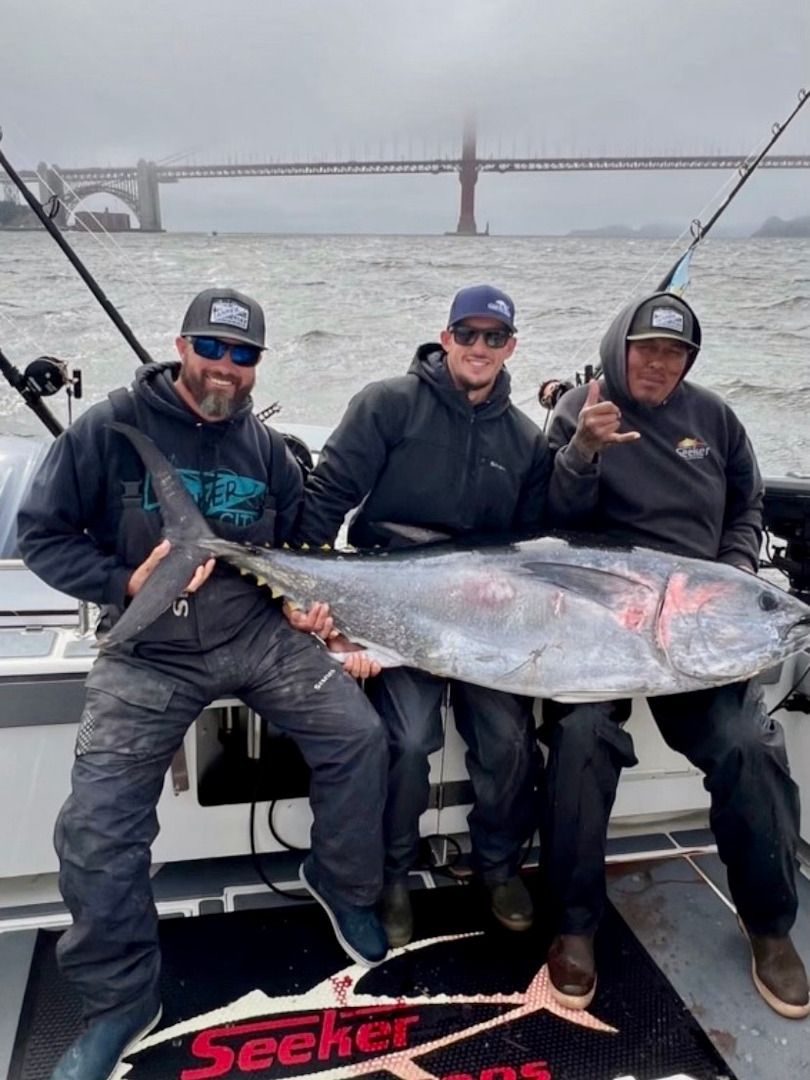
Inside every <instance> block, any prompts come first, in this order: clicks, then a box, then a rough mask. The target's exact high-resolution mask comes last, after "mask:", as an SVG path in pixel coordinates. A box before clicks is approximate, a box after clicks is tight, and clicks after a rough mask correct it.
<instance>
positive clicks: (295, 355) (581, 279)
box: [0, 232, 810, 475]
mask: <svg viewBox="0 0 810 1080" xmlns="http://www.w3.org/2000/svg"><path fill="white" fill-rule="evenodd" d="M69 239H70V242H71V244H73V245H74V246H75V248H76V250H77V252H78V253H79V254H80V256H81V258H82V259H83V260H84V261H85V263H86V264H87V266H88V268H89V269H90V270H91V272H92V274H93V275H94V277H95V278H96V280H97V281H98V282H99V284H100V285H101V287H102V288H103V289H104V290H105V292H106V293H107V295H108V297H109V299H110V300H111V301H112V302H113V303H114V304H115V305H116V306H117V307H118V308H119V309H120V311H121V313H122V315H123V316H124V318H125V319H126V321H127V322H128V323H129V325H130V326H131V327H132V329H133V331H134V332H135V334H136V336H137V337H138V338H139V340H140V341H141V343H142V344H143V345H144V346H145V348H146V349H147V350H148V351H149V353H150V354H151V355H152V356H153V357H155V359H162V358H169V357H171V356H173V355H174V345H173V341H174V337H175V336H176V333H177V328H178V327H179V324H180V321H181V319H182V316H183V313H184V311H185V308H186V305H187V303H188V301H189V300H190V298H191V297H192V296H193V295H194V294H195V293H196V292H197V291H198V290H200V289H202V288H205V287H207V286H209V285H214V284H221V285H232V286H234V287H236V288H240V289H242V290H243V291H245V292H248V293H250V294H251V295H253V296H255V297H256V298H257V299H258V300H260V301H261V302H262V303H263V305H264V307H265V311H266V313H267V321H268V337H269V349H268V353H267V359H266V361H265V362H263V363H262V365H261V367H260V368H259V374H258V379H257V390H256V395H255V397H256V404H257V407H259V408H261V407H264V406H266V405H269V404H270V403H271V402H275V401H277V402H279V404H280V405H281V408H282V412H281V414H280V419H283V420H284V421H286V422H289V423H293V422H294V423H312V424H323V425H328V426H331V425H333V424H334V423H335V422H336V421H337V420H338V419H339V417H340V415H341V413H342V411H343V408H344V407H345V405H346V403H347V401H348V399H349V398H350V396H351V395H352V394H353V393H354V392H355V391H356V390H358V389H359V388H360V387H361V386H363V385H364V384H365V383H366V382H368V381H370V380H371V379H377V378H381V377H384V376H387V375H395V374H400V373H402V372H404V371H406V370H407V367H408V365H409V363H410V360H411V357H412V355H413V351H414V349H415V347H416V346H417V345H418V344H420V343H422V342H424V341H429V340H435V339H436V335H437V333H438V331H439V330H440V329H441V327H442V326H444V324H445V320H446V315H447V309H448V306H449V303H450V299H451V298H452V295H453V293H454V292H455V290H456V289H458V288H460V287H461V286H463V285H469V284H476V283H479V282H482V281H488V282H491V283H492V284H495V285H497V286H499V287H500V288H503V289H505V290H506V291H507V292H509V293H511V295H512V296H513V298H514V300H515V304H516V308H517V324H518V330H519V334H518V341H519V344H518V348H517V350H516V352H515V354H514V356H513V358H512V360H511V361H510V365H509V367H510V371H511V373H512V379H513V398H514V400H515V401H516V402H517V403H518V404H520V405H522V406H523V407H524V408H525V409H526V411H527V412H529V413H530V415H532V416H533V417H534V418H535V419H536V420H537V422H539V423H540V424H541V425H542V424H543V422H544V420H545V417H546V414H545V412H543V411H542V410H541V409H540V408H539V407H538V406H537V405H536V391H537V386H538V384H539V383H540V382H541V381H542V380H544V379H546V378H552V377H563V378H565V377H570V376H571V375H572V373H573V372H574V371H575V370H578V369H580V370H581V368H582V366H583V365H584V364H585V363H586V362H588V361H592V360H594V359H595V357H596V352H597V349H598V342H599V339H600V337H601V335H602V333H603V332H604V330H605V328H606V327H607V324H608V322H609V321H610V318H611V316H612V315H613V314H614V313H615V312H616V310H617V309H618V308H620V307H621V306H622V305H623V304H624V303H625V302H626V301H628V300H629V299H631V298H632V297H634V296H636V295H640V294H641V293H643V292H646V291H652V289H653V288H654V287H655V286H656V284H657V283H658V281H659V280H660V279H661V278H662V277H663V275H664V273H665V272H666V271H667V270H668V269H669V267H670V265H671V264H672V263H673V262H674V261H675V259H676V258H677V256H678V255H679V254H680V253H681V251H682V250H683V246H684V245H683V243H681V244H680V245H677V244H676V245H674V246H673V245H672V244H671V243H670V242H668V241H653V240H609V239H582V238H564V237H559V238H549V237H492V236H491V237H452V236H450V237H443V236H435V237H415V236H267V235H245V234H239V235H237V234H234V235H220V236H206V235H201V234H193V235H192V234H164V235H143V236H141V235H139V234H137V233H133V234H130V235H127V234H123V235H122V234H119V235H117V236H115V237H114V238H110V237H102V238H96V237H93V236H89V235H80V234H75V235H71V236H70V237H69ZM687 297H688V299H689V300H690V302H691V303H692V304H693V306H694V307H695V309H696V311H697V312H698V315H699V317H700V319H701V322H702V325H703V332H704V335H703V337H704V348H703V351H702V353H701V356H700V357H699V359H698V362H697V364H696V366H695V368H694V372H693V378H694V379H695V381H697V382H700V383H703V384H704V385H706V386H709V387H711V388H712V389H714V390H716V391H718V392H719V393H721V394H723V395H724V396H725V397H726V398H727V400H728V401H729V402H730V403H731V405H732V406H733V407H734V409H735V410H736V411H737V413H738V414H739V416H740V417H741V419H742V420H743V422H744V424H745V425H746V428H747V429H748V432H749V434H750V436H751V439H752V441H753V443H754V447H755V449H756V451H757V454H758V457H759V459H760V463H761V465H762V468H763V471H764V472H765V473H766V474H768V475H774V474H781V473H785V472H795V473H804V474H808V475H810V420H808V415H807V414H808V410H810V240H747V241H739V240H738V241H733V240H713V239H711V238H709V239H707V240H706V241H704V242H703V243H702V244H701V245H700V246H699V247H698V249H697V253H696V255H695V258H694V260H693V267H692V284H691V286H690V289H689V292H688V293H687ZM0 348H2V350H3V352H4V353H5V355H6V357H7V358H8V359H9V360H10V361H11V362H12V363H13V364H15V365H16V366H17V367H18V368H20V369H23V368H24V367H25V365H26V364H27V363H28V362H29V361H30V360H32V359H34V357H36V356H38V355H41V354H50V355H55V356H58V357H60V358H61V359H63V360H65V361H66V362H67V363H68V365H69V366H70V367H78V368H80V369H81V371H82V373H83V378H84V386H85V396H84V398H83V400H82V401H81V402H80V403H78V406H77V407H78V408H84V407H86V406H87V404H89V403H92V402H93V401H97V400H99V399H100V398H101V397H103V396H104V395H105V394H106V393H107V391H108V390H110V389H112V388H113V387H114V386H119V385H122V384H125V383H128V382H129V381H130V380H131V378H132V374H133V372H134V370H135V368H136V366H137V364H138V361H137V358H136V357H135V354H134V353H133V352H132V351H131V350H130V349H129V346H128V345H127V344H126V343H125V342H124V340H123V339H122V338H121V336H120V335H119V334H118V332H117V330H116V329H115V327H114V326H113V325H112V323H111V322H110V321H109V320H108V318H107V316H106V315H105V314H104V312H103V311H102V309H101V307H100V306H99V305H98V303H97V302H96V300H95V299H94V298H93V297H92V295H91V294H90V292H89V291H88V289H87V287H86V286H85V285H84V284H83V283H82V281H81V280H80V279H79V277H78V275H77V274H76V272H75V270H74V269H73V268H72V267H71V266H70V264H69V263H68V261H67V259H66V258H65V256H64V254H63V253H62V252H61V251H60V250H59V248H58V247H57V246H56V244H55V243H54V241H53V240H52V239H51V238H50V237H48V236H47V235H45V234H44V233H10V232H6V233H2V232H0ZM50 404H51V405H52V407H53V410H54V412H55V413H56V414H57V415H58V416H59V418H60V419H62V420H64V419H66V415H67V414H66V407H65V399H64V398H63V397H62V396H60V397H59V398H54V399H51V400H50ZM42 430H43V429H42V428H41V425H40V423H39V421H38V420H37V419H36V417H35V416H34V415H33V414H32V413H31V412H30V410H28V409H27V408H26V407H25V405H24V404H23V402H22V400H21V399H20V398H19V396H18V395H17V394H16V393H15V391H13V390H12V389H11V388H10V387H9V386H8V385H7V384H6V383H5V381H2V380H0V432H2V433H9V432H15V433H26V434H28V433H36V434H40V433H41V431H42Z"/></svg>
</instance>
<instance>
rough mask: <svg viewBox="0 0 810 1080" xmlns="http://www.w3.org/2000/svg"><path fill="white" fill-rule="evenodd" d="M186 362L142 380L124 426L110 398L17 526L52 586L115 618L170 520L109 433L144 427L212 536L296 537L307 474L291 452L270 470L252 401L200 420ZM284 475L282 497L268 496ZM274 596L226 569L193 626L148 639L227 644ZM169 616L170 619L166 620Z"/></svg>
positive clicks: (267, 443) (179, 623)
mask: <svg viewBox="0 0 810 1080" xmlns="http://www.w3.org/2000/svg"><path fill="white" fill-rule="evenodd" d="M178 370H179V364H177V363H174V364H149V365H146V366H144V367H142V368H140V369H139V370H138V372H137V373H136V377H135V382H134V383H133V389H132V392H131V394H130V402H131V405H130V409H129V411H130V412H131V415H129V416H126V417H125V416H121V415H118V414H116V415H115V417H114V412H113V406H112V403H111V402H110V400H104V401H101V402H99V403H98V404H96V405H94V406H93V407H92V408H90V409H88V411H87V412H85V413H84V414H83V415H82V416H80V417H79V418H78V419H77V420H76V421H75V423H73V424H72V425H71V426H70V427H69V428H68V429H67V431H65V432H63V434H62V435H60V436H59V438H58V439H57V440H56V441H55V442H54V444H53V446H52V447H51V449H50V451H49V452H48V455H47V457H46V458H45V461H44V462H43V464H42V467H41V469H40V471H39V472H38V474H37V476H36V477H35V479H34V483H33V485H32V487H31V490H30V491H29V493H28V495H27V496H26V498H25V500H24V502H23V504H22V506H21V509H20V513H19V517H18V531H19V547H20V552H21V554H22V557H23V559H24V560H25V562H26V564H27V565H28V566H29V567H30V568H31V569H32V570H33V571H34V573H36V574H37V575H38V576H39V577H41V578H42V579H43V580H44V581H46V582H47V583H48V584H49V585H51V586H53V587H54V588H56V589H59V590H61V591H62V592H65V593H68V594H69V595H70V596H75V597H77V598H79V599H81V600H89V601H91V602H92V603H95V604H99V605H102V606H104V607H109V608H111V609H112V616H113V618H114V617H115V613H116V611H119V610H120V609H121V608H122V607H123V605H124V603H125V597H126V586H127V582H128V581H129V578H130V576H131V574H132V571H133V570H134V569H135V568H136V567H137V566H139V565H140V564H141V563H142V562H143V561H144V559H145V558H146V557H147V556H148V555H149V553H150V552H151V551H152V549H153V548H154V547H155V545H156V544H157V543H158V542H159V540H160V535H161V524H162V523H161V517H160V512H159V510H158V507H157V503H156V500H155V497H154V492H153V490H152V488H151V485H150V483H149V480H148V477H146V476H145V473H144V468H143V465H142V464H141V462H140V459H139V458H138V457H137V455H136V453H135V451H134V449H133V448H132V446H131V445H130V443H129V441H128V440H127V439H126V438H125V437H124V436H123V435H120V434H118V433H117V432H115V431H112V430H111V429H110V427H109V424H110V422H111V420H113V419H114V418H116V419H122V420H127V421H128V422H130V423H132V422H135V423H136V425H137V427H138V428H140V430H141V431H143V432H144V433H145V434H146V435H148V436H149V437H150V438H151V439H153V441H154V442H155V443H156V444H157V446H158V448H159V449H160V450H162V451H163V453H164V454H165V455H166V457H167V458H168V459H169V460H170V461H171V462H172V464H173V465H174V466H175V468H176V469H178V470H179V471H180V474H181V476H182V477H183V480H184V483H185V484H186V486H187V488H188V489H189V491H190V492H191V494H192V495H193V497H194V499H195V501H196V503H197V505H198V506H199V507H200V510H201V511H202V513H203V515H204V516H205V517H206V519H207V520H208V523H209V525H210V526H211V528H212V529H213V530H214V532H216V533H217V534H218V535H220V536H225V537H227V538H228V539H241V540H245V541H249V542H252V543H274V542H276V543H280V542H281V541H283V540H284V539H286V538H287V537H288V535H289V532H290V528H291V525H292V522H293V521H294V518H295V514H296V511H297V508H298V502H299V499H300V493H301V474H300V470H299V468H298V466H297V464H296V463H295V461H294V460H293V458H292V457H291V456H290V455H289V454H287V453H285V461H284V463H283V466H281V467H280V468H278V467H277V469H276V471H275V472H274V471H273V468H272V454H273V446H274V445H275V444H274V443H273V441H272V440H271V438H270V436H269V433H268V432H267V430H266V429H265V428H264V427H263V425H262V424H261V423H260V421H258V420H257V419H256V418H255V417H254V416H253V414H252V411H251V409H252V404H251V402H250V401H248V402H246V403H245V405H244V406H243V407H242V408H241V409H240V410H239V411H238V412H237V413H236V414H235V415H234V416H233V417H231V418H230V419H228V420H223V421H217V422H216V423H213V422H206V421H204V420H201V419H200V417H198V416H197V415H196V414H195V413H193V412H192V411H191V410H190V409H189V408H188V407H187V406H186V405H185V404H184V402H183V401H182V399H181V398H180V397H178V395H177V392H176V391H175V388H174V377H175V376H176V375H177V372H178ZM270 477H278V478H279V481H280V482H279V483H278V485H277V487H278V490H274V491H271V490H269V479H270ZM268 596H269V593H267V592H266V591H265V590H259V589H257V588H256V586H255V583H250V582H247V581H244V580H242V579H241V578H240V576H239V574H238V573H237V572H235V571H233V570H232V569H231V568H230V567H228V566H226V565H224V564H219V563H218V564H217V567H216V569H215V571H214V575H213V576H212V578H211V580H210V581H208V582H207V583H206V584H205V586H204V587H203V588H202V589H201V590H200V591H199V592H198V593H197V594H195V595H194V596H193V597H190V598H189V600H190V604H189V608H188V615H187V617H185V618H184V619H182V620H180V619H177V618H175V619H173V620H172V619H170V618H167V616H163V617H161V619H159V620H157V622H156V623H154V624H153V625H152V627H150V628H148V629H147V630H146V631H144V634H143V635H142V637H141V640H150V641H158V640H165V639H167V638H168V639H170V640H172V641H174V642H179V641H181V640H182V641H184V642H187V643H188V645H187V646H185V647H190V648H193V647H196V648H199V647H200V646H201V645H202V646H203V647H207V645H209V644H212V643H214V642H215V641H216V640H228V638H229V636H232V635H233V633H235V632H236V630H237V629H238V628H239V626H240V624H243V623H244V620H245V619H246V618H249V617H250V615H251V613H252V612H253V611H254V610H261V609H263V608H265V607H266V606H267V603H268V600H267V597H268ZM167 614H168V615H170V614H171V613H167Z"/></svg>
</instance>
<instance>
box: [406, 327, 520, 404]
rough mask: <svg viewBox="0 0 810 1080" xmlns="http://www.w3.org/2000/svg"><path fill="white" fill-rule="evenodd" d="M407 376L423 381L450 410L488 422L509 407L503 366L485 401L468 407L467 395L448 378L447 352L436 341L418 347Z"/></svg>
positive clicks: (505, 373) (507, 384)
mask: <svg viewBox="0 0 810 1080" xmlns="http://www.w3.org/2000/svg"><path fill="white" fill-rule="evenodd" d="M408 374H409V375H416V376H417V378H419V379H421V380H422V381H423V382H426V383H427V384H428V386H430V387H431V388H432V390H433V392H434V393H435V394H436V396H437V397H439V398H440V399H441V400H442V401H443V402H444V404H445V405H446V406H447V407H448V408H449V409H452V410H453V411H454V412H457V413H462V414H463V415H465V416H469V415H470V413H472V412H474V413H475V416H476V418H477V419H479V420H490V419H494V418H495V417H496V416H501V415H502V414H503V413H504V412H505V411H506V410H507V409H508V408H509V404H510V402H509V393H510V391H511V388H512V380H511V379H510V377H509V372H508V371H507V370H506V368H505V367H504V368H501V370H500V372H499V373H498V377H497V379H496V380H495V385H494V386H493V387H492V392H491V394H490V396H489V397H488V398H487V400H486V401H482V402H481V404H480V405H471V404H470V402H469V401H468V400H467V397H466V395H465V394H464V393H462V391H461V390H459V389H458V387H457V386H456V385H455V384H454V382H453V380H452V379H451V378H450V372H449V371H448V370H447V353H446V352H445V351H444V349H443V348H442V347H441V345H439V344H437V343H435V342H430V343H428V344H427V345H420V346H419V348H418V349H417V350H416V353H415V355H414V358H413V360H412V361H411V366H410V367H409V368H408Z"/></svg>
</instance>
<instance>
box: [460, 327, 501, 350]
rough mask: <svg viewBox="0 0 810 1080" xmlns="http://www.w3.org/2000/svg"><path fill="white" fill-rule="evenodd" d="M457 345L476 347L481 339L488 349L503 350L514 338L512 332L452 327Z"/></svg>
mask: <svg viewBox="0 0 810 1080" xmlns="http://www.w3.org/2000/svg"><path fill="white" fill-rule="evenodd" d="M450 333H451V334H452V335H453V341H455V343H456V345H474V344H475V343H476V341H478V339H479V338H480V337H482V338H483V339H484V344H485V345H486V346H487V348H488V349H502V348H503V347H504V345H505V344H506V343H507V341H508V340H509V339H510V338H511V336H512V331H511V330H477V329H476V328H475V327H474V326H464V325H461V326H451V327H450Z"/></svg>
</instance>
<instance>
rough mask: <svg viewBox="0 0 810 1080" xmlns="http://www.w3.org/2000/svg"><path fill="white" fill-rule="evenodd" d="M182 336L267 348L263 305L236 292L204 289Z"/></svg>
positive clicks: (188, 312)
mask: <svg viewBox="0 0 810 1080" xmlns="http://www.w3.org/2000/svg"><path fill="white" fill-rule="evenodd" d="M180 333H181V335H182V336H183V337H206V336H207V337H215V338H226V339H227V340H228V341H240V342H244V344H246V345H258V346H259V348H260V349H263V348H264V347H265V345H264V312H263V311H262V309H261V305H260V304H259V303H258V302H257V301H256V300H252V299H251V298H250V297H249V296H245V294H244V293H240V292H237V291H236V289H204V290H203V291H202V292H201V293H199V294H198V295H197V296H195V297H194V299H193V300H192V301H191V303H190V304H189V308H188V311H187V312H186V316H185V318H184V319H183V326H182V328H181V330H180Z"/></svg>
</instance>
